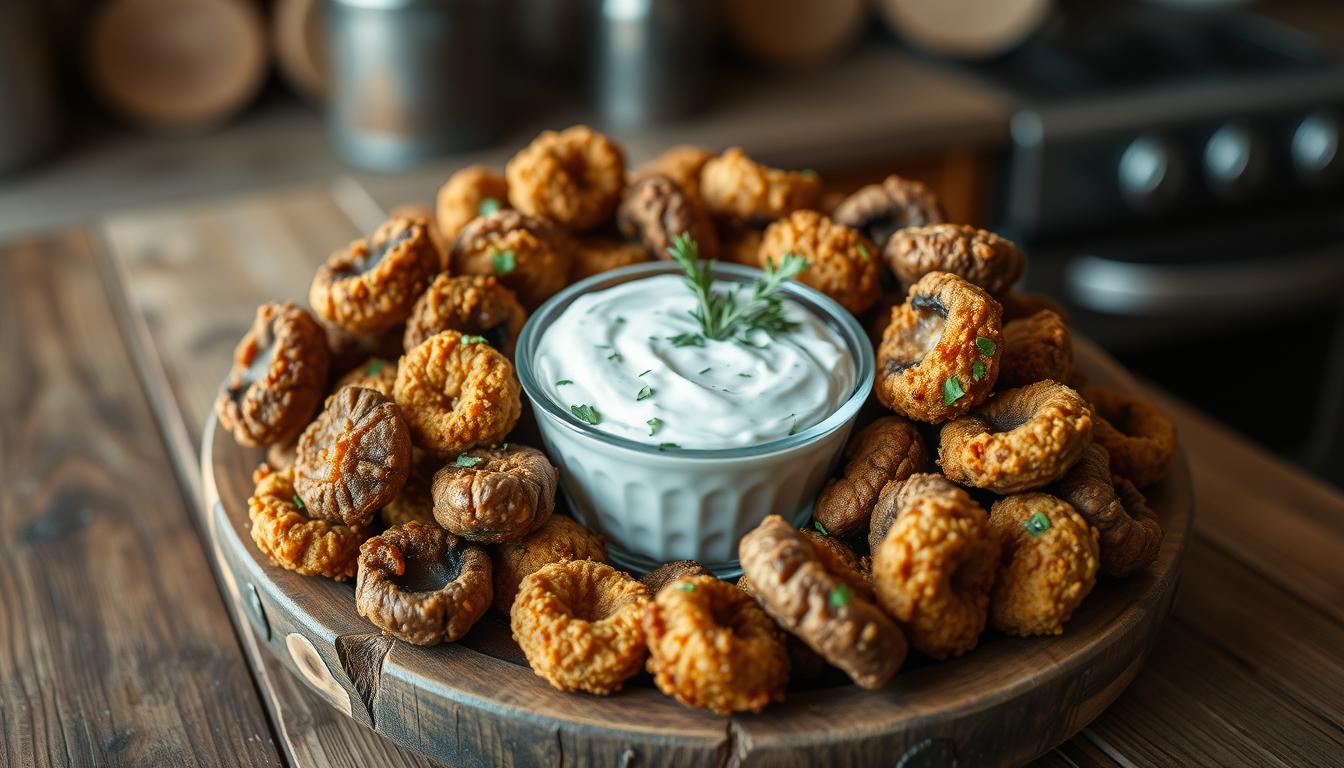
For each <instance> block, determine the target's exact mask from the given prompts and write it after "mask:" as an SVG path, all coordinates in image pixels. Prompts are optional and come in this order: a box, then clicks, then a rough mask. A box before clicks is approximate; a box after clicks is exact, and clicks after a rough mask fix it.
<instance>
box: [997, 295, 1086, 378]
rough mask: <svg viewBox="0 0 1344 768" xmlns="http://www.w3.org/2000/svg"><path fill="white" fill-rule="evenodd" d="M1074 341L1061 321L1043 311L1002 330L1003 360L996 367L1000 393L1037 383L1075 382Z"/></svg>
mask: <svg viewBox="0 0 1344 768" xmlns="http://www.w3.org/2000/svg"><path fill="white" fill-rule="evenodd" d="M1074 371H1075V366H1074V362H1073V338H1072V337H1071V336H1070V335H1069V328H1068V326H1066V325H1065V324H1064V318H1062V317H1060V316H1059V315H1057V314H1055V313H1054V312H1052V311H1050V310H1048V309H1043V310H1041V311H1040V312H1037V313H1036V314H1034V315H1032V316H1031V317H1025V318H1022V319H1020V320H1011V321H1009V322H1007V323H1004V326H1003V359H1002V360H1001V361H1000V363H999V380H998V387H999V389H1010V388H1012V387H1021V386H1025V385H1027V384H1034V383H1035V382H1038V381H1045V380H1047V379H1048V380H1052V381H1058V382H1062V383H1065V384H1067V383H1069V382H1071V381H1073V379H1074Z"/></svg>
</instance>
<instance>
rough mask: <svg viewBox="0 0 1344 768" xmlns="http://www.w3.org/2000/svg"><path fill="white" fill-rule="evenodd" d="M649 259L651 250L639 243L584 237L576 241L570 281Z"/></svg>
mask: <svg viewBox="0 0 1344 768" xmlns="http://www.w3.org/2000/svg"><path fill="white" fill-rule="evenodd" d="M645 261H649V252H648V250H647V249H645V248H644V246H643V245H641V244H639V243H627V242H625V241H624V240H617V239H615V238H611V237H601V236H593V237H583V238H580V239H579V240H578V242H577V243H575V246H574V263H573V264H572V265H570V268H569V281H570V282H571V283H574V282H578V281H579V280H582V279H584V278H585V277H592V276H593V275H598V274H601V273H603V272H606V271H608V270H612V269H616V268H618V267H628V266H630V265H631V264H639V263H641V262H645Z"/></svg>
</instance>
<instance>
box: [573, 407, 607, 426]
mask: <svg viewBox="0 0 1344 768" xmlns="http://www.w3.org/2000/svg"><path fill="white" fill-rule="evenodd" d="M569 412H570V413H572V414H574V418H576V419H578V420H579V421H582V422H584V423H586V424H592V425H594V426H596V425H597V424H600V423H602V414H600V413H598V412H597V409H596V408H594V407H593V406H591V405H588V404H587V403H584V404H582V405H571V406H569Z"/></svg>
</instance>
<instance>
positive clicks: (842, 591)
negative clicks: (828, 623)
mask: <svg viewBox="0 0 1344 768" xmlns="http://www.w3.org/2000/svg"><path fill="white" fill-rule="evenodd" d="M853 596H854V590H852V589H850V588H849V585H848V584H846V583H845V582H843V581H842V582H840V583H839V584H836V585H835V586H834V587H833V588H832V589H831V594H830V595H829V596H828V597H827V598H826V602H828V603H830V604H831V607H832V608H844V607H845V606H846V605H849V599H850V598H851V597H853Z"/></svg>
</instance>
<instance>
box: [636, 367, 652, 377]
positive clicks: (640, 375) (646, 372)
mask: <svg viewBox="0 0 1344 768" xmlns="http://www.w3.org/2000/svg"><path fill="white" fill-rule="evenodd" d="M648 373H653V369H652V368H650V369H648V370H647V371H645V372H644V373H641V374H639V375H638V376H636V377H635V378H637V379H642V378H644V375H645V374H648Z"/></svg>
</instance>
